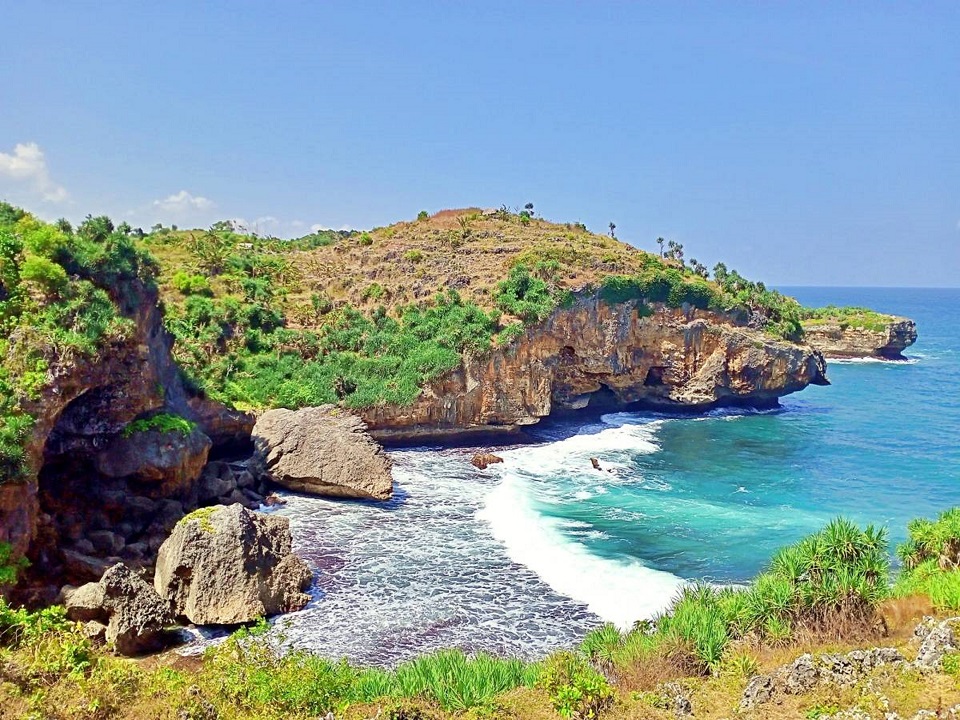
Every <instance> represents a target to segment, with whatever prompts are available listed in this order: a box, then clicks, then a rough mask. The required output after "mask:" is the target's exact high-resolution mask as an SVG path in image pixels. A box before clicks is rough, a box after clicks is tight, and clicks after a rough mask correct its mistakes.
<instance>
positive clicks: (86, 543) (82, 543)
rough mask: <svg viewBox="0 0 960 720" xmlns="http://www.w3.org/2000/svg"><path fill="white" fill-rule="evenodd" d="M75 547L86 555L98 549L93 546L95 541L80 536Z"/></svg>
mask: <svg viewBox="0 0 960 720" xmlns="http://www.w3.org/2000/svg"><path fill="white" fill-rule="evenodd" d="M73 549H74V550H76V551H77V552H78V553H83V554H84V555H93V554H94V553H95V552H96V551H97V549H96V548H95V547H94V546H93V543H92V542H90V540H88V539H87V538H80V539H79V540H77V541H76V542H75V543H74V544H73Z"/></svg>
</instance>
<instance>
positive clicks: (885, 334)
mask: <svg viewBox="0 0 960 720" xmlns="http://www.w3.org/2000/svg"><path fill="white" fill-rule="evenodd" d="M804 334H805V337H806V339H807V342H809V343H810V344H811V345H812V346H813V347H815V348H816V349H817V350H819V351H820V352H822V353H823V355H824V357H826V358H841V359H842V358H868V357H875V358H882V359H885V360H903V359H904V357H903V351H904V349H906V348H908V347H910V346H911V345H913V344H914V343H915V342H916V341H917V325H916V323H914V321H913V320H909V319H907V318H902V317H897V318H892V319H891V320H890V321H889V322H887V323H886V325H885V326H884V327H882V328H881V329H875V328H870V329H868V328H865V327H857V326H854V325H850V324H847V323H844V322H841V321H840V320H828V321H826V322H819V323H814V324H811V323H804Z"/></svg>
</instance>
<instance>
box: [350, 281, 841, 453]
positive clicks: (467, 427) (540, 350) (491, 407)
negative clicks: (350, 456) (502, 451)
mask: <svg viewBox="0 0 960 720" xmlns="http://www.w3.org/2000/svg"><path fill="white" fill-rule="evenodd" d="M809 384H820V385H822V384H827V380H826V375H825V365H824V361H823V357H822V356H821V355H820V353H819V352H817V351H815V350H813V349H811V348H810V347H806V346H802V345H797V344H794V343H789V342H782V341H777V340H774V339H772V338H771V337H769V336H768V335H765V334H764V333H762V332H759V331H756V330H752V329H750V328H749V327H745V326H743V325H742V324H739V323H738V322H737V321H736V319H735V318H732V317H730V316H727V315H724V314H721V313H715V312H711V311H706V310H696V309H693V308H691V307H689V306H688V307H687V308H686V309H684V308H669V307H665V306H662V305H661V306H658V307H656V308H655V310H654V312H653V313H652V314H651V315H650V316H649V317H643V316H642V314H641V313H640V312H638V306H637V304H636V303H633V302H626V303H619V304H608V303H606V302H604V301H602V300H601V299H600V298H599V297H597V296H596V295H592V296H588V297H585V298H581V299H580V300H578V301H577V302H576V303H575V304H574V305H573V306H572V307H570V308H561V309H558V310H556V311H554V313H553V314H552V315H551V316H550V317H549V318H548V319H547V320H546V321H545V322H543V323H542V324H540V325H539V326H536V327H534V328H531V329H529V330H527V331H526V333H525V334H524V335H522V336H521V337H520V338H519V339H518V340H517V341H516V342H515V343H514V344H512V345H510V346H507V347H505V348H502V349H497V350H495V351H493V352H492V353H491V354H490V355H489V356H487V357H485V358H482V359H472V360H470V361H468V362H467V363H466V364H465V366H464V367H463V368H461V369H459V370H456V371H454V372H451V373H449V374H448V375H446V376H445V377H444V378H442V379H441V380H440V381H438V382H435V383H433V384H432V385H431V386H430V387H428V388H427V390H426V391H425V392H424V393H423V394H422V395H421V397H420V398H419V399H418V400H417V401H416V402H415V403H414V404H413V405H412V406H410V407H391V406H378V407H373V408H369V409H367V410H365V411H363V413H362V414H363V418H364V419H365V420H366V422H367V424H368V425H369V427H370V429H371V432H372V433H373V434H374V435H375V436H376V437H380V438H398V437H409V436H417V435H443V434H457V433H461V432H467V431H471V430H512V429H516V428H518V427H520V426H524V425H530V424H533V423H536V422H538V421H539V420H540V419H541V418H544V417H546V416H547V415H549V414H550V413H551V412H553V411H555V410H558V409H559V410H570V409H580V408H584V407H598V406H599V407H604V406H616V405H627V404H630V403H638V402H642V403H644V404H647V405H650V406H655V407H661V408H708V407H711V406H713V405H718V404H749V405H754V406H764V405H772V404H774V403H775V402H776V400H777V398H779V397H781V396H783V395H786V394H788V393H791V392H795V391H797V390H801V389H803V388H804V387H806V386H807V385H809Z"/></svg>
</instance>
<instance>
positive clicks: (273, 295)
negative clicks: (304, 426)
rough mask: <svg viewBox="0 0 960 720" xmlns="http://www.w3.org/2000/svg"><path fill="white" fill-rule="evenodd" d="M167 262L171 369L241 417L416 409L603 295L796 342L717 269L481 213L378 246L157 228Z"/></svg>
mask: <svg viewBox="0 0 960 720" xmlns="http://www.w3.org/2000/svg"><path fill="white" fill-rule="evenodd" d="M142 247H144V248H145V249H147V250H149V251H150V253H151V254H152V255H153V256H154V257H156V258H157V260H158V261H159V264H160V268H161V270H160V276H159V282H160V287H161V291H162V295H163V298H164V302H165V303H166V307H167V316H168V320H167V325H168V327H169V328H170V330H171V331H172V332H173V333H174V335H175V336H176V337H177V346H176V348H175V351H174V352H175V355H176V358H177V360H178V361H179V362H180V363H181V365H182V366H183V367H184V369H185V370H186V371H187V373H188V374H189V375H190V377H191V378H192V380H193V382H194V383H195V384H196V385H197V386H198V387H200V388H202V389H203V390H204V391H205V392H207V393H208V394H210V395H211V396H213V397H215V398H217V399H220V400H223V401H225V402H228V403H232V404H235V405H238V406H241V407H268V406H273V405H283V406H287V407H300V406H303V405H316V404H320V403H325V402H341V403H343V404H345V405H347V406H351V407H358V408H359V407H367V406H370V405H375V404H379V403H391V404H399V405H405V404H409V403H411V402H412V401H413V400H414V399H416V397H417V395H418V394H419V391H420V388H421V387H422V386H423V385H424V384H425V383H427V382H429V381H430V380H432V379H434V378H436V377H438V376H439V375H442V374H443V373H445V372H447V371H449V370H451V369H453V368H455V367H457V366H458V365H459V364H460V362H461V361H462V354H463V353H473V354H483V353H486V352H488V351H490V350H491V349H493V348H495V347H498V346H504V345H507V344H509V343H510V342H511V341H512V340H513V339H515V338H516V337H517V336H518V335H519V334H520V333H521V331H522V329H523V328H524V326H525V325H529V324H535V323H537V322H539V321H541V320H543V319H544V318H546V317H547V316H548V315H549V314H550V313H551V312H552V311H553V310H554V309H556V308H557V307H559V306H562V305H565V304H567V303H570V302H572V301H573V300H574V299H575V294H576V293H582V292H592V291H599V292H600V293H601V295H602V297H603V298H604V299H606V300H608V301H609V302H623V301H627V300H637V301H640V311H641V312H645V311H646V308H647V303H656V302H659V303H665V304H668V305H672V306H679V305H681V304H683V303H690V304H691V305H694V306H696V307H700V308H704V309H707V308H709V309H713V310H718V311H723V312H732V313H738V314H739V315H740V316H741V317H742V318H744V319H745V320H746V319H749V320H750V322H751V324H752V325H753V326H754V327H762V328H764V329H765V330H766V331H768V332H769V333H771V334H773V335H775V336H777V337H781V338H785V339H790V340H800V339H801V338H802V334H803V330H802V328H801V326H800V317H801V308H800V305H799V304H798V303H797V302H796V301H795V300H793V299H792V298H788V297H785V296H783V295H780V294H779V293H777V292H775V291H770V290H767V289H766V287H764V285H763V284H762V283H753V282H749V281H747V280H745V279H744V278H743V277H741V276H740V275H739V274H738V273H736V272H735V271H728V270H727V269H726V267H725V266H723V265H722V264H720V265H717V267H716V268H714V273H713V277H712V278H711V277H710V273H709V272H708V271H707V269H706V268H705V267H703V266H702V265H701V264H699V263H696V262H695V261H694V262H691V263H689V264H688V263H686V262H685V261H684V258H683V250H682V247H681V246H677V245H674V244H671V247H670V249H669V250H668V251H667V252H666V253H665V254H664V256H660V255H655V254H652V253H648V252H644V251H642V250H638V249H636V248H634V247H632V246H630V245H627V244H625V243H622V242H619V241H617V240H616V239H614V238H613V237H610V236H607V235H600V234H597V233H592V232H590V231H588V230H587V229H586V228H585V227H584V226H583V225H581V224H570V223H568V224H557V223H552V222H548V221H546V220H543V219H540V218H536V217H534V216H532V214H531V212H530V211H528V210H524V211H521V212H519V213H513V212H510V211H508V210H506V209H505V208H503V209H501V210H498V211H486V212H483V211H480V210H478V209H475V208H474V209H464V210H446V211H443V212H440V213H437V214H436V215H434V216H432V217H431V216H427V215H426V213H421V214H420V216H419V218H418V219H416V220H412V221H409V222H399V223H396V224H394V225H390V226H388V227H384V228H377V229H374V230H371V231H369V232H351V233H344V232H340V233H336V232H330V231H326V232H320V233H317V234H314V235H308V236H306V237H303V238H300V239H298V240H293V241H279V240H276V239H271V238H260V237H256V236H252V235H246V234H243V233H240V232H236V231H235V229H234V228H232V227H231V226H230V225H229V224H227V223H218V224H217V225H215V226H214V227H213V228H211V229H210V230H197V231H173V230H169V229H163V228H157V229H155V230H154V231H153V232H151V233H150V234H149V235H146V236H145V237H143V239H142Z"/></svg>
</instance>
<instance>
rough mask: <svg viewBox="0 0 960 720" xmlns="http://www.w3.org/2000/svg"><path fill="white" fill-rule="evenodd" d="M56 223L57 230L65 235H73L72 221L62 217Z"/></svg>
mask: <svg viewBox="0 0 960 720" xmlns="http://www.w3.org/2000/svg"><path fill="white" fill-rule="evenodd" d="M54 225H56V226H57V230H59V231H60V232H62V233H63V234H64V235H73V225H71V224H70V221H69V220H67V219H66V218H60V219H59V220H57V221H56V222H55V223H54Z"/></svg>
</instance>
